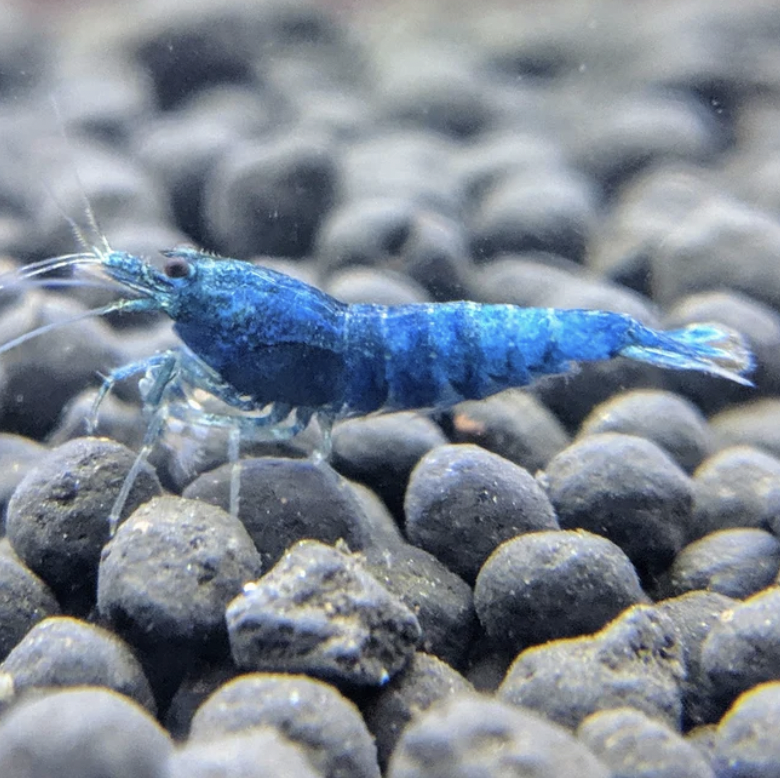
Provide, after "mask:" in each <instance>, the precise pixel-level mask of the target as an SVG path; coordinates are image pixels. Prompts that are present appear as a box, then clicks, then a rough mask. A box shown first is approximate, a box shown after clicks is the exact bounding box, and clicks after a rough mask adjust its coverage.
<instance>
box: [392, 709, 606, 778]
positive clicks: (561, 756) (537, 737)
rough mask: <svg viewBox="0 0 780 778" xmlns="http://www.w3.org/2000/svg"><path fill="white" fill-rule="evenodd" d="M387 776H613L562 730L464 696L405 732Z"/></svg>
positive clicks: (530, 715) (528, 715)
mask: <svg viewBox="0 0 780 778" xmlns="http://www.w3.org/2000/svg"><path fill="white" fill-rule="evenodd" d="M387 775H388V778H444V776H447V778H472V776H491V777H492V776H495V778H513V777H515V776H525V775H528V776H534V777H536V776H538V777H539V778H559V777H562V776H568V775H576V776H578V777H579V778H608V776H610V772H609V770H608V769H607V768H606V767H605V766H604V765H603V764H602V763H601V762H600V761H599V760H598V759H597V758H596V757H595V756H594V755H593V754H592V753H591V752H590V751H589V750H588V749H587V748H585V746H584V745H582V743H579V742H577V740H576V739H575V738H574V737H572V736H571V734H569V733H568V732H566V731H565V730H564V729H562V728H561V727H558V726H556V725H554V724H551V723H550V722H549V721H545V720H544V719H542V718H540V717H538V716H536V715H534V714H533V713H531V712H530V711H526V710H523V709H521V708H513V707H512V706H509V705H504V704H502V703H501V702H499V701H498V700H492V699H489V698H485V697H476V696H474V695H470V694H466V695H456V696H454V697H452V698H448V699H447V700H446V701H444V702H441V703H439V704H437V705H434V706H433V707H431V708H429V709H428V710H427V711H425V712H424V713H422V714H421V715H420V716H419V717H418V718H417V719H416V720H415V721H414V722H413V723H412V724H411V725H410V726H409V727H408V728H407V730H406V731H405V732H404V734H403V736H402V737H401V741H400V743H399V744H398V748H397V750H396V752H395V753H394V754H393V757H392V759H391V761H390V769H389V770H388V773H387Z"/></svg>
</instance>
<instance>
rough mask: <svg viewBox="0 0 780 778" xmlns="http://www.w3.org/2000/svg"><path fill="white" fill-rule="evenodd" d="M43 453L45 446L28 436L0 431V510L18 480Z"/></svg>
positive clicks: (17, 483) (9, 497)
mask: <svg viewBox="0 0 780 778" xmlns="http://www.w3.org/2000/svg"><path fill="white" fill-rule="evenodd" d="M45 454H46V448H45V447H44V446H42V445H41V444H40V443H36V441H34V440H30V438H25V437H23V436H22V435H13V434H11V433H6V432H4V433H0V510H5V507H6V505H7V504H8V500H10V499H11V495H12V494H13V493H14V490H15V489H16V487H17V486H18V485H19V482H20V481H21V480H22V479H23V478H24V477H25V476H26V475H27V473H28V472H29V471H30V470H32V468H33V467H35V465H37V464H38V463H39V462H40V461H41V457H43V456H44V455H45Z"/></svg>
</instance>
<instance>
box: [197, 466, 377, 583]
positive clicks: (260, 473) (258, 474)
mask: <svg viewBox="0 0 780 778" xmlns="http://www.w3.org/2000/svg"><path fill="white" fill-rule="evenodd" d="M232 475H233V466H232V465H230V464H227V465H223V466H222V467H219V468H217V469H216V470H211V471H210V472H208V473H205V474H204V475H202V476H200V477H199V478H198V479H197V480H195V481H194V482H193V483H191V484H190V485H189V486H188V487H187V488H186V489H185V490H184V496H185V497H187V498H188V499H191V500H198V501H202V502H207V503H210V504H212V505H218V506H219V507H220V508H222V509H223V510H228V509H229V507H230V480H231V477H232ZM239 494H240V499H241V503H240V505H239V511H238V515H239V518H240V519H241V521H242V523H243V525H244V527H245V528H246V531H247V532H248V533H249V535H250V537H251V538H252V541H253V542H254V544H255V546H257V548H258V549H259V551H260V555H261V558H262V562H263V569H264V570H268V568H269V567H270V566H271V565H273V564H275V563H276V562H277V561H278V560H279V559H280V558H281V556H282V554H283V553H284V551H285V550H286V549H287V548H289V547H290V546H291V545H293V543H295V542H296V541H298V540H302V539H304V538H311V539H314V540H321V541H323V542H324V543H331V544H332V543H335V542H336V541H337V540H343V541H344V542H345V543H346V544H347V545H348V546H349V548H350V549H352V550H354V551H357V550H359V549H362V548H364V547H366V546H367V545H369V543H370V542H371V525H370V523H369V522H368V521H367V520H366V519H365V518H364V514H365V512H364V511H363V510H362V507H361V505H360V503H359V501H358V499H357V498H356V497H355V495H354V493H353V491H352V488H351V485H350V484H349V483H348V482H347V481H346V480H344V479H343V478H341V477H340V476H339V475H338V474H337V473H335V472H334V471H333V470H332V469H331V468H330V467H329V466H328V465H325V464H315V463H313V462H312V461H311V460H293V459H275V458H271V457H268V458H262V459H246V460H244V461H243V462H242V463H241V469H240V492H239Z"/></svg>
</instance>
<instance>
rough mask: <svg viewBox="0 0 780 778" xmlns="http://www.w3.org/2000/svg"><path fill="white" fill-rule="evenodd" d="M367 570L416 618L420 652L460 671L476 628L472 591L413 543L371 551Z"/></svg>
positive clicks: (369, 551)
mask: <svg viewBox="0 0 780 778" xmlns="http://www.w3.org/2000/svg"><path fill="white" fill-rule="evenodd" d="M365 564H366V568H367V569H368V571H369V572H370V573H371V575H373V576H374V578H376V579H377V581H379V583H381V584H382V585H383V586H384V587H385V588H386V589H387V590H388V591H390V592H392V593H393V594H395V595H396V596H397V597H399V598H400V600H401V601H402V602H403V603H404V604H405V605H406V607H407V608H409V609H410V610H411V611H412V612H413V613H414V614H415V615H416V616H417V620H418V621H419V623H420V627H421V629H422V637H421V638H420V646H419V647H420V649H421V650H422V651H426V652H428V653H429V654H434V655H435V656H438V657H439V658H440V659H442V660H444V661H445V662H447V663H448V664H450V665H452V666H453V667H456V668H460V667H461V666H462V665H463V663H464V661H465V658H466V654H467V653H468V650H469V645H470V643H471V640H472V638H473V636H474V633H475V631H476V627H477V617H476V614H475V613H474V597H473V594H472V591H471V587H470V586H469V585H468V584H467V583H466V582H465V581H464V580H463V579H462V578H460V577H459V576H458V575H456V574H455V573H453V572H452V571H451V570H449V569H448V568H447V567H445V566H444V565H443V564H442V563H441V562H440V561H439V560H438V559H437V558H436V557H435V556H433V555H432V554H429V553H428V552H427V551H424V550H423V549H421V548H417V546H412V545H410V544H408V543H402V544H398V545H395V546H393V547H392V548H372V549H369V550H368V551H366V561H365Z"/></svg>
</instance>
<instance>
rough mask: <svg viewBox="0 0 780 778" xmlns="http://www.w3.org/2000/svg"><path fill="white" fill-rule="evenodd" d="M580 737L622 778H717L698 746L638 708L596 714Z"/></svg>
mask: <svg viewBox="0 0 780 778" xmlns="http://www.w3.org/2000/svg"><path fill="white" fill-rule="evenodd" d="M577 737H578V738H579V739H580V740H581V741H582V742H583V743H584V744H585V745H586V746H588V748H590V750H591V751H593V753H594V754H595V755H596V756H597V757H598V758H599V759H601V761H602V762H604V764H605V765H607V766H608V767H609V768H610V769H611V770H612V774H613V775H614V776H620V778H715V773H714V772H713V769H712V767H711V766H710V764H709V762H708V761H707V759H706V758H705V757H704V756H703V755H702V754H701V753H700V752H699V751H698V750H697V749H696V748H694V746H692V745H691V744H690V743H687V742H686V741H685V740H684V739H683V738H682V737H681V736H680V734H679V733H677V732H675V731H674V730H673V729H670V728H669V727H668V726H666V725H665V724H662V723H661V722H660V721H656V720H654V719H652V718H650V717H649V716H648V715H647V714H645V713H642V712H641V711H638V710H636V709H635V708H615V709H613V710H608V711H602V712H600V713H594V714H593V715H592V716H588V718H587V719H585V721H583V722H582V724H580V726H579V727H578V728H577Z"/></svg>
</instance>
